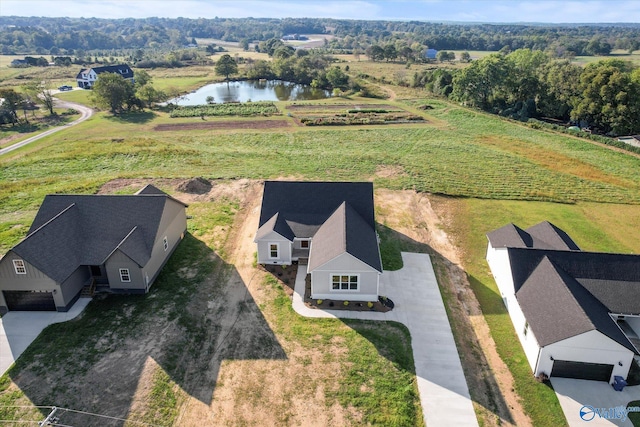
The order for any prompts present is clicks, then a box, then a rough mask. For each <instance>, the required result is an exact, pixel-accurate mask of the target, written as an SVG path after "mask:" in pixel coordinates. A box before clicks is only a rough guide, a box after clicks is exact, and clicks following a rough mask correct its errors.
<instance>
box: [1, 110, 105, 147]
mask: <svg viewBox="0 0 640 427" xmlns="http://www.w3.org/2000/svg"><path fill="white" fill-rule="evenodd" d="M54 102H55V104H54V105H55V106H56V107H58V108H73V109H74V110H77V111H79V112H80V118H79V119H77V120H74V121H72V122H71V123H67V124H66V125H63V126H57V127H55V128H52V129H49V130H47V131H44V132H42V133H39V134H37V135H35V136H32V137H31V138H27V139H25V140H24V141H20V142H18V143H16V144H13V145H10V146H9V147H6V148H3V149H0V156H1V155H3V154H6V153H8V152H10V151H13V150H17V149H18V148H20V147H24V146H25V145H27V144H30V143H32V142H33V141H37V140H38V139H40V138H44V137H45V136H49V135H51V134H52V133H56V132H58V131H61V130H62V129H66V128H68V127H69V126H74V125H77V124H78V123H82V122H84V121H85V120H87V119H88V118H89V117H91V116H92V115H93V110H92V109H91V108H89V107H86V106H84V105H82V104H76V103H75V102H69V101H61V100H59V99H55V101H54Z"/></svg>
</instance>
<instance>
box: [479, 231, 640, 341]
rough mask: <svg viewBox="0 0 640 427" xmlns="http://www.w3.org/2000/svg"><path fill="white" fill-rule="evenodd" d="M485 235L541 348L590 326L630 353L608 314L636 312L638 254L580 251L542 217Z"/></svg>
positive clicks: (639, 291) (639, 278)
mask: <svg viewBox="0 0 640 427" xmlns="http://www.w3.org/2000/svg"><path fill="white" fill-rule="evenodd" d="M519 231H520V232H519ZM522 233H525V235H524V236H523V235H522ZM487 237H488V238H489V241H490V242H491V245H492V246H493V247H494V248H495V247H503V248H505V247H506V248H507V251H508V256H509V262H510V266H511V275H512V278H513V284H514V290H515V294H516V298H517V299H518V303H519V305H520V307H521V309H522V311H523V313H524V314H525V317H526V318H527V321H528V323H529V325H530V327H531V329H532V330H533V332H534V335H535V336H536V338H537V339H538V342H539V344H540V345H541V346H544V345H547V344H551V343H553V342H557V341H560V340H563V339H566V338H569V337H572V336H575V335H579V334H581V333H584V332H586V331H588V330H593V329H595V330H598V331H600V332H601V333H603V334H605V335H607V336H608V337H610V338H611V339H613V340H615V341H617V342H619V343H620V344H622V345H623V346H625V347H626V348H629V349H630V350H632V351H634V352H635V351H636V350H635V348H634V347H633V345H632V344H631V343H630V342H629V340H628V339H627V338H626V336H625V335H624V334H623V333H622V331H621V330H620V328H619V327H618V326H617V325H616V323H615V321H614V320H613V319H612V318H611V316H610V315H609V313H615V314H640V255H631V254H612V253H598V252H585V251H581V250H580V249H579V248H578V245H576V243H575V242H574V241H573V240H572V239H571V237H569V235H567V234H566V233H565V232H564V231H563V230H561V229H560V228H558V227H556V226H555V225H553V224H551V223H549V222H546V221H545V222H542V223H540V224H537V225H535V226H533V227H531V228H529V229H527V230H526V231H523V230H522V229H519V228H518V227H516V226H514V225H513V224H509V225H507V226H505V227H502V228H500V229H498V230H495V231H493V232H491V233H488V234H487Z"/></svg>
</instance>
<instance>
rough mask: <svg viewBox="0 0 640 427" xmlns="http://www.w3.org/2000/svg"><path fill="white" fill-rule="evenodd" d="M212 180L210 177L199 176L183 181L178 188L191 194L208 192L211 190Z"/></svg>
mask: <svg viewBox="0 0 640 427" xmlns="http://www.w3.org/2000/svg"><path fill="white" fill-rule="evenodd" d="M211 187H212V185H211V182H209V180H208V179H205V178H202V177H197V178H192V179H188V180H186V181H182V182H181V183H180V184H178V186H177V187H176V189H177V190H178V191H181V192H183V193H189V194H206V193H208V192H209V191H211Z"/></svg>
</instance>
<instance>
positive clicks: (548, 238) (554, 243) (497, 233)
mask: <svg viewBox="0 0 640 427" xmlns="http://www.w3.org/2000/svg"><path fill="white" fill-rule="evenodd" d="M487 238H488V239H489V241H490V242H491V246H492V247H494V248H537V249H560V250H576V251H579V250H580V248H579V247H578V245H576V244H575V242H574V241H573V240H572V239H571V237H569V235H568V234H567V233H565V232H564V231H563V230H561V229H560V228H558V227H556V226H555V225H553V224H551V223H550V222H549V221H542V222H541V223H539V224H536V225H534V226H532V227H529V228H527V229H526V230H523V229H522V228H520V227H518V226H517V225H514V224H507V225H505V226H504V227H501V228H498V229H497V230H494V231H492V232H490V233H487Z"/></svg>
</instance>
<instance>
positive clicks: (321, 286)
mask: <svg viewBox="0 0 640 427" xmlns="http://www.w3.org/2000/svg"><path fill="white" fill-rule="evenodd" d="M333 274H345V275H349V274H351V275H354V274H356V275H358V276H359V290H357V291H348V290H340V291H334V290H332V289H331V276H332V275H333ZM379 280H380V273H378V271H376V270H375V269H374V268H373V267H371V266H369V265H367V264H365V263H364V262H362V261H360V260H359V259H357V258H355V257H354V256H353V255H351V254H348V253H343V254H341V255H339V256H338V257H336V258H334V259H333V260H331V261H329V262H327V263H326V264H324V265H322V266H320V267H318V268H316V269H315V270H313V271H312V272H311V298H313V299H337V300H348V301H377V300H378V285H379Z"/></svg>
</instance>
